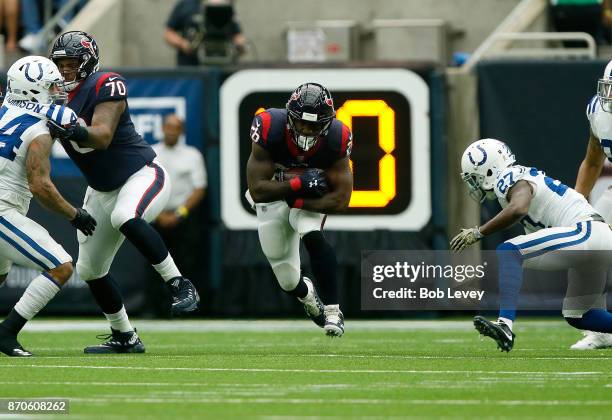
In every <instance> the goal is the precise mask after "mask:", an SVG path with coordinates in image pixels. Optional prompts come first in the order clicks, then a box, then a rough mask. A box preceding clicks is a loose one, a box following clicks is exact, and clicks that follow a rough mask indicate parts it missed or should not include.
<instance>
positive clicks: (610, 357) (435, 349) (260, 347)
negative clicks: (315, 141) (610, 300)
mask: <svg viewBox="0 0 612 420" xmlns="http://www.w3.org/2000/svg"><path fill="white" fill-rule="evenodd" d="M47 322H48V321H38V322H36V321H35V322H34V323H33V325H34V326H35V327H36V330H35V331H34V330H31V329H30V330H27V331H24V332H23V333H22V335H21V336H20V337H21V341H22V344H23V345H24V347H26V348H27V349H29V350H31V351H33V352H35V354H36V356H37V357H35V358H27V359H16V358H8V357H2V358H0V384H1V386H0V397H2V398H6V397H19V398H26V397H28V398H35V397H62V398H69V399H70V413H71V414H70V416H68V417H67V416H58V417H57V418H96V419H112V418H132V419H134V418H137V419H141V418H159V419H168V418H173V417H174V418H175V419H185V418H229V417H244V418H247V417H248V418H251V417H278V418H284V417H288V416H307V417H328V416H340V417H346V418H356V417H371V418H386V417H392V416H401V417H419V418H420V417H463V418H484V417H489V418H492V417H496V418H500V417H521V418H530V417H531V418H535V417H554V418H577V417H589V418H597V417H599V418H609V417H610V416H611V415H612V414H611V413H612V411H611V410H612V349H611V350H610V351H605V350H599V351H589V352H576V351H570V350H568V347H569V345H570V344H572V343H573V342H574V341H576V340H577V339H578V338H580V334H578V332H577V331H576V330H573V329H572V328H571V327H569V326H567V325H566V324H565V323H563V322H559V321H542V320H538V321H525V322H521V321H519V322H518V323H517V326H516V333H517V342H516V345H515V349H514V350H513V351H512V352H510V353H509V354H506V353H501V352H499V351H498V350H496V347H495V344H494V342H493V341H491V340H489V339H486V340H484V341H480V340H479V338H478V335H477V333H476V332H475V331H474V330H473V327H472V325H471V322H470V321H469V320H465V321H456V322H455V321H444V322H433V321H428V322H409V321H401V322H392V321H389V322H376V321H368V322H358V321H351V320H348V321H347V333H346V335H345V336H344V337H342V338H340V339H330V338H327V337H325V336H324V335H323V333H322V330H321V329H319V328H317V327H316V326H314V324H309V323H305V322H301V321H281V322H279V321H277V322H273V321H270V322H261V323H257V322H255V323H253V322H245V321H221V322H214V321H189V322H176V323H172V322H165V323H151V322H136V323H135V324H136V325H137V326H138V327H140V335H141V337H142V339H143V341H144V342H145V344H146V346H147V353H146V354H144V355H113V356H86V355H84V354H83V353H82V348H83V347H84V346H85V345H88V344H92V343H93V342H95V341H96V340H95V337H94V335H95V334H96V333H100V332H102V330H91V331H85V330H76V331H45V330H47V329H49V330H50V329H51V328H50V327H49V328H47V326H52V325H56V324H53V323H47ZM62 325H67V326H70V325H75V326H77V327H78V328H80V329H84V328H87V326H86V325H84V324H79V322H78V321H66V323H65V324H62ZM102 325H104V324H102V323H100V326H102ZM293 328H295V330H294V329H293ZM44 418H45V419H46V418H51V417H50V416H45V417H44Z"/></svg>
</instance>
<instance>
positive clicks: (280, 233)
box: [257, 220, 291, 260]
mask: <svg viewBox="0 0 612 420" xmlns="http://www.w3.org/2000/svg"><path fill="white" fill-rule="evenodd" d="M257 231H258V233H259V243H260V244H261V250H262V251H263V253H264V255H265V256H266V257H267V258H268V260H274V259H280V258H283V257H284V256H285V255H287V254H288V253H289V246H290V245H291V244H290V241H288V240H286V238H285V237H286V235H285V229H284V226H283V223H282V222H281V221H277V220H269V221H266V222H262V223H260V224H259V227H258V228H257Z"/></svg>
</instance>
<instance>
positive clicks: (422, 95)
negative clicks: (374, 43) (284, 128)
mask: <svg viewBox="0 0 612 420" xmlns="http://www.w3.org/2000/svg"><path fill="white" fill-rule="evenodd" d="M306 81H312V82H318V83H321V84H323V85H325V86H327V87H328V88H329V89H330V91H331V93H332V96H333V99H334V105H335V108H336V118H337V119H339V120H340V121H342V122H343V123H344V124H346V125H347V126H348V127H349V128H350V129H351V131H352V132H353V148H352V154H351V162H350V164H351V168H352V170H353V176H354V187H353V194H352V196H351V201H350V204H349V209H348V211H347V212H346V213H344V214H342V215H334V217H332V218H330V219H329V225H326V228H338V229H347V230H350V229H357V230H362V229H365V228H370V229H371V228H375V227H378V228H387V229H393V230H418V229H419V228H421V227H422V226H423V225H424V224H425V223H426V222H427V221H428V220H429V217H430V213H431V210H430V208H431V203H430V201H431V198H430V192H429V177H430V176H429V159H430V157H429V117H428V88H427V85H426V84H425V82H424V81H423V80H422V79H421V78H420V77H419V76H418V75H416V74H415V73H413V72H410V71H408V70H401V69H391V70H387V69H359V70H352V69H351V70H348V69H347V70H343V69H338V70H327V69H326V70H319V69H317V70H312V69H311V70H293V69H292V70H245V71H241V72H238V73H236V74H234V75H232V76H231V77H230V78H229V79H228V80H227V81H226V82H225V83H224V85H223V87H222V89H221V124H222V127H221V132H222V138H221V153H222V162H221V174H222V179H221V185H222V214H223V215H224V221H225V222H226V224H228V222H230V223H229V225H234V226H235V227H236V228H241V229H244V228H248V227H256V224H253V223H252V222H253V220H252V218H254V216H253V215H252V213H250V211H249V204H248V202H247V201H246V200H245V199H244V197H243V194H244V191H246V188H247V186H246V176H245V168H246V162H247V160H248V157H249V154H250V151H251V139H250V137H249V129H250V126H251V122H252V120H253V117H254V116H255V115H256V114H257V113H259V112H262V111H263V110H264V109H266V108H284V107H285V104H286V102H287V99H288V97H289V95H290V93H291V91H292V90H293V89H295V87H296V86H298V85H299V84H301V83H304V82H306ZM226 215H227V216H228V217H230V218H231V220H230V219H226V217H225V216H226ZM364 218H365V219H364ZM249 219H251V220H249ZM247 225H248V226H247Z"/></svg>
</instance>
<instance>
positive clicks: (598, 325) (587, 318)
mask: <svg viewBox="0 0 612 420" xmlns="http://www.w3.org/2000/svg"><path fill="white" fill-rule="evenodd" d="M565 320H566V321H567V323H568V324H570V325H571V326H572V327H574V328H578V329H579V330H589V331H596V332H601V333H612V313H610V312H608V311H606V310H605V309H590V310H589V311H587V312H586V313H585V314H584V315H582V318H565Z"/></svg>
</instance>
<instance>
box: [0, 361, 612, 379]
mask: <svg viewBox="0 0 612 420" xmlns="http://www.w3.org/2000/svg"><path fill="white" fill-rule="evenodd" d="M15 366H19V367H31V368H36V369H119V370H143V371H185V372H244V373H262V372H277V373H357V374H358V373H382V374H405V373H411V374H415V373H423V374H453V373H456V374H459V373H461V374H502V375H541V376H547V375H550V376H565V375H571V376H580V375H606V376H607V375H610V374H611V373H610V372H545V371H536V372H533V371H498V370H491V371H487V370H416V369H411V370H408V369H389V370H381V369H346V370H344V369H273V368H214V367H209V368H204V367H149V366H86V365H36V364H31V365H25V364H23V365H22V364H19V365H15V364H11V365H3V366H0V369H14V368H15Z"/></svg>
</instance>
